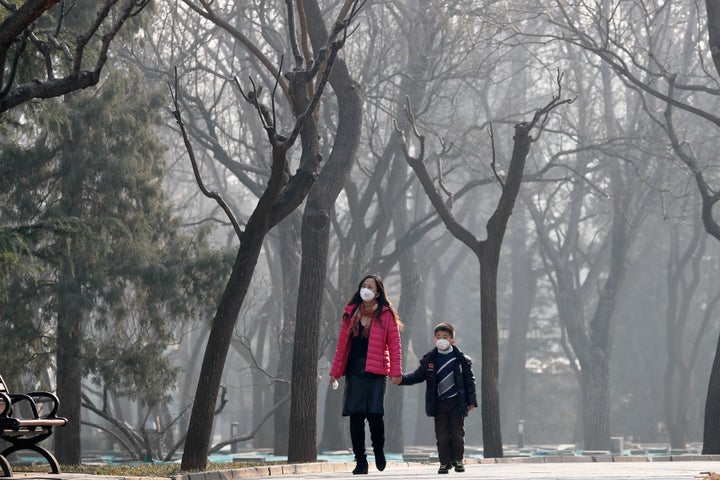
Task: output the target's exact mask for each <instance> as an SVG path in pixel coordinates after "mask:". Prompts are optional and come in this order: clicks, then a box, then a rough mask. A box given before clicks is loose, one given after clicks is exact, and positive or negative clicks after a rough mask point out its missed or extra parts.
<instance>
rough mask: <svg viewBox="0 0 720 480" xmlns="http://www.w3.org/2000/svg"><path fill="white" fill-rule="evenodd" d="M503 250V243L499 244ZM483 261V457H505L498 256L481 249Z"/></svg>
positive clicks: (481, 333)
mask: <svg viewBox="0 0 720 480" xmlns="http://www.w3.org/2000/svg"><path fill="white" fill-rule="evenodd" d="M497 248H498V250H499V245H497ZM477 256H478V261H479V262H480V335H481V343H482V354H481V358H482V364H481V375H480V379H481V380H480V385H481V401H480V407H481V411H482V420H483V422H482V429H483V457H485V458H502V456H503V449H502V432H501V430H500V388H499V385H498V379H499V368H500V367H499V353H498V328H497V265H498V264H497V257H493V256H492V255H488V254H487V249H481V251H480V253H479V254H478V255H477Z"/></svg>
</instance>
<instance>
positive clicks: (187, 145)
mask: <svg viewBox="0 0 720 480" xmlns="http://www.w3.org/2000/svg"><path fill="white" fill-rule="evenodd" d="M177 82H178V76H177V69H175V91H174V92H173V88H172V86H171V85H170V84H169V83H168V88H169V90H170V96H171V97H172V101H173V106H174V107H175V110H174V111H173V116H174V117H175V121H176V122H177V124H178V126H179V127H180V132H181V133H182V137H183V141H184V142H185V149H186V150H187V152H188V155H189V157H190V163H191V164H192V168H193V173H194V175H195V181H196V182H197V184H198V187H199V188H200V191H201V192H202V193H203V195H205V196H206V197H208V198H212V199H213V200H215V201H216V202H217V203H218V205H220V208H222V209H223V211H224V212H225V215H227V217H228V218H229V219H230V223H232V226H233V229H234V230H235V235H236V236H237V238H238V240H240V241H242V236H243V231H242V228H240V224H239V223H238V221H237V219H236V218H235V215H234V214H233V213H232V210H231V209H230V207H229V206H228V204H227V203H226V202H225V200H223V198H222V196H221V195H220V194H219V193H218V192H210V191H209V190H208V189H207V188H205V184H204V183H203V181H202V177H201V176H200V170H199V169H198V164H197V159H196V158H195V152H194V150H193V147H192V143H190V138H189V137H188V134H187V131H186V129H185V123H184V122H183V119H182V115H181V114H180V104H179V103H178V98H177V95H178V85H177Z"/></svg>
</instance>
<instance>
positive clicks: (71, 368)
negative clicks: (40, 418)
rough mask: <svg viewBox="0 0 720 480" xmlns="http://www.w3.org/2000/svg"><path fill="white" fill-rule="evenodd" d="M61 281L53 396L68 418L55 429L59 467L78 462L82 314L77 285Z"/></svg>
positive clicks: (67, 277) (65, 276) (67, 278)
mask: <svg viewBox="0 0 720 480" xmlns="http://www.w3.org/2000/svg"><path fill="white" fill-rule="evenodd" d="M61 277H62V278H63V279H64V280H63V281H62V282H61V284H60V286H59V290H60V292H59V294H58V297H59V298H58V304H59V308H58V327H57V379H56V381H57V396H58V398H59V399H60V408H59V410H58V415H61V416H64V417H66V418H67V419H68V423H67V425H65V426H64V427H62V428H57V429H55V433H54V434H53V435H54V437H55V456H56V457H57V460H58V462H60V463H61V464H63V465H79V464H81V463H82V461H81V456H82V448H81V443H80V438H81V437H80V421H81V408H80V405H81V400H82V398H81V395H82V364H81V359H82V344H83V334H82V323H83V320H84V318H85V313H84V312H83V311H82V309H81V308H79V305H78V303H79V302H80V298H81V292H80V286H79V285H78V284H77V282H76V280H75V279H74V278H72V275H71V274H70V273H61Z"/></svg>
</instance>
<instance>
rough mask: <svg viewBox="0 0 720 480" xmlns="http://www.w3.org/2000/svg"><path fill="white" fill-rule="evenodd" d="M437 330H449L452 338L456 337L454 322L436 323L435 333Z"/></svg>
mask: <svg viewBox="0 0 720 480" xmlns="http://www.w3.org/2000/svg"><path fill="white" fill-rule="evenodd" d="M437 332H447V333H449V334H450V338H455V327H453V326H452V323H450V322H441V323H438V324H437V325H435V330H433V334H435V333H437Z"/></svg>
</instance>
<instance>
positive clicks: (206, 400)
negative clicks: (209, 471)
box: [180, 223, 267, 471]
mask: <svg viewBox="0 0 720 480" xmlns="http://www.w3.org/2000/svg"><path fill="white" fill-rule="evenodd" d="M266 231H267V224H266V223H265V224H264V225H252V226H251V225H248V228H247V229H246V230H245V236H244V238H243V241H242V242H241V244H240V248H239V249H238V255H237V257H236V259H235V263H234V265H233V268H232V272H231V273H230V279H229V280H228V283H227V285H226V286H225V291H224V292H223V296H222V299H221V300H220V304H219V305H218V309H217V313H216V314H215V318H214V319H213V325H212V328H211V330H210V336H209V337H208V343H207V346H206V347H205V355H204V357H203V363H202V367H201V370H200V378H199V380H198V386H197V391H196V392H195V400H194V403H193V408H192V413H191V415H190V423H189V425H188V435H187V439H186V441H185V448H184V449H183V457H182V464H181V467H180V468H181V469H182V470H183V471H187V470H196V469H204V468H205V465H206V464H207V457H208V451H209V444H210V437H211V433H212V428H213V420H214V417H215V414H214V412H215V405H216V403H217V399H218V394H219V391H220V383H221V381H222V374H223V370H224V368H225V360H226V359H227V354H228V350H229V348H230V340H231V339H232V334H233V330H234V329H235V321H236V320H237V317H238V314H239V313H240V307H242V304H243V301H244V300H245V295H246V294H247V291H248V288H249V286H250V281H251V280H252V276H253V273H254V271H255V266H256V264H257V260H258V256H259V255H260V250H261V248H262V242H263V239H264V237H265V233H266Z"/></svg>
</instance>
